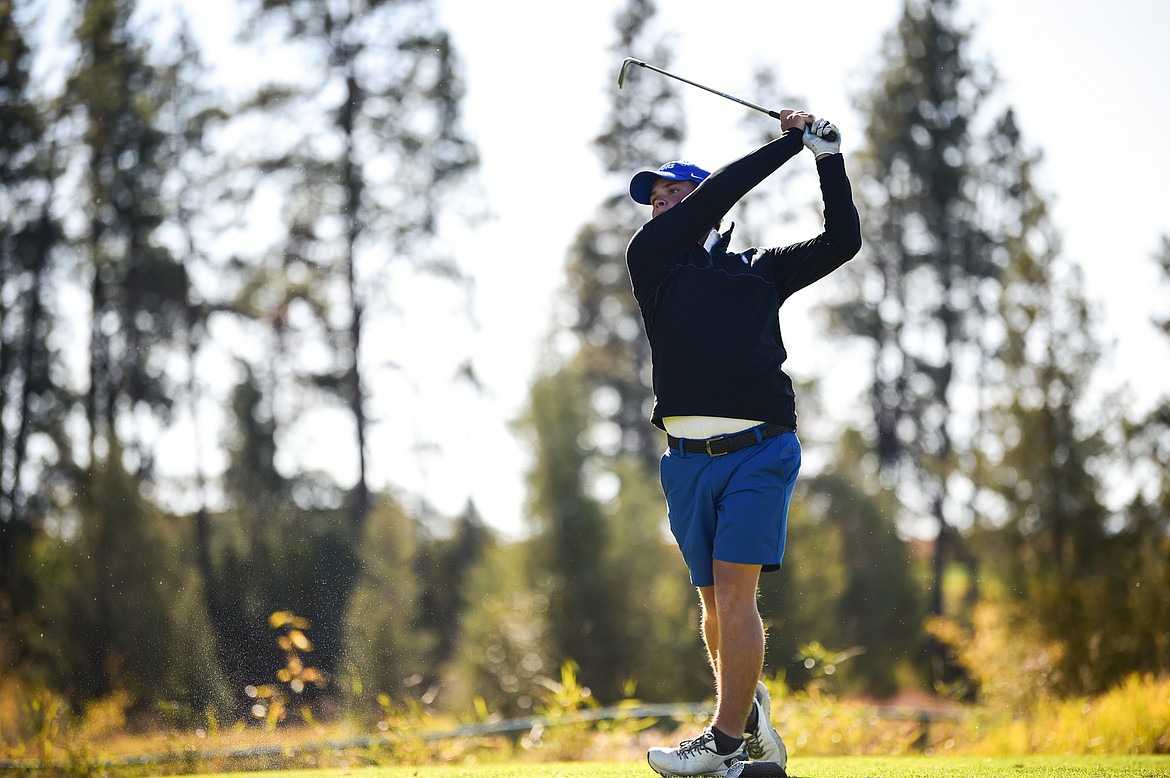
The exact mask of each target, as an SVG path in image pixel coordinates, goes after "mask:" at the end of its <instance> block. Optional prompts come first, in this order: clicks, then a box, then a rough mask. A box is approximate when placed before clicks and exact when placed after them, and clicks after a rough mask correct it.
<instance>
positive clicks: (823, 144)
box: [804, 119, 841, 157]
mask: <svg viewBox="0 0 1170 778" xmlns="http://www.w3.org/2000/svg"><path fill="white" fill-rule="evenodd" d="M826 135H829V136H831V137H832V138H833V139H832V140H827V139H826V138H825V136H826ZM804 145H805V148H807V149H808V150H809V151H811V152H812V153H813V156H816V157H819V156H820V155H822V154H840V153H841V131H840V130H838V129H837V125H835V124H833V123H832V122H830V121H829V120H828V119H817V120H816V121H815V122H813V123H812V124H810V125H808V126H806V127H805V128H804Z"/></svg>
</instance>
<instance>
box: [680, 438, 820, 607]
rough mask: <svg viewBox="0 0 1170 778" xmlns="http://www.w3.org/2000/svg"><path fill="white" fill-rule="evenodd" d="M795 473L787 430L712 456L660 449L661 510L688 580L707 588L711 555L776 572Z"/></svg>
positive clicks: (794, 448)
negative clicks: (677, 548)
mask: <svg viewBox="0 0 1170 778" xmlns="http://www.w3.org/2000/svg"><path fill="white" fill-rule="evenodd" d="M799 472H800V440H799V439H798V438H797V437H796V433H795V432H786V433H784V434H782V435H777V436H776V437H774V438H768V439H767V440H764V441H761V442H760V443H757V444H756V445H754V446H748V447H747V448H744V449H740V450H739V451H733V452H731V453H730V454H724V455H722V456H715V457H713V456H710V455H708V454H706V453H689V452H682V451H679V450H677V449H673V448H668V449H667V450H666V453H664V454H663V455H662V460H661V462H660V463H659V475H660V478H661V480H662V491H663V493H664V494H665V495H666V512H667V516H668V518H669V519H670V531H671V532H672V533H673V534H674V539H675V540H676V541H677V542H678V547H679V550H680V551H682V555H683V559H684V560H685V561H686V563H687V568H688V569H689V570H690V574H691V583H692V584H693V585H695V586H712V585H714V583H715V579H714V576H713V574H712V571H711V561H712V560H713V559H720V560H723V561H725V562H740V563H743V564H754V565H761V566H762V568H763V570H765V571H768V570H778V569H780V565H781V563H782V562H783V560H784V542H785V538H786V536H787V534H788V507H789V505H791V504H792V490H793V488H794V487H795V486H796V476H797V473H799Z"/></svg>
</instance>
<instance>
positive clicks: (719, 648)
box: [699, 559, 764, 737]
mask: <svg viewBox="0 0 1170 778" xmlns="http://www.w3.org/2000/svg"><path fill="white" fill-rule="evenodd" d="M714 572H715V585H714V586H710V587H701V588H700V589H699V596H700V597H701V599H702V603H703V639H704V641H705V642H706V644H707V654H708V657H709V659H710V661H711V669H712V671H713V673H714V675H715V693H716V707H715V719H714V720H713V721H712V722H711V725H712V726H714V727H715V728H717V729H718V730H720V731H721V732H724V733H726V734H728V735H732V736H733V737H739V736H740V735H741V734H742V733H743V731H744V726H745V724H746V722H747V717H748V713H749V712H750V711H751V707H752V701H753V699H754V696H755V691H756V682H757V681H758V680H759V678H760V671H761V670H763V667H764V625H763V622H762V621H761V620H760V611H759V609H758V607H757V606H756V590H757V586H758V584H759V579H760V566H759V565H744V564H739V563H736V562H724V561H722V560H719V559H716V560H714Z"/></svg>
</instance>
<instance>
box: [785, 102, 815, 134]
mask: <svg viewBox="0 0 1170 778" xmlns="http://www.w3.org/2000/svg"><path fill="white" fill-rule="evenodd" d="M816 118H817V117H815V116H813V115H812V114H810V113H808V112H807V111H794V110H793V109H791V108H781V109H780V129H781V130H783V131H785V132H787V131H788V130H791V129H793V128H796V129H798V130H803V129H805V128H806V127H808V125H810V124H812V122H813V120H814V119H816Z"/></svg>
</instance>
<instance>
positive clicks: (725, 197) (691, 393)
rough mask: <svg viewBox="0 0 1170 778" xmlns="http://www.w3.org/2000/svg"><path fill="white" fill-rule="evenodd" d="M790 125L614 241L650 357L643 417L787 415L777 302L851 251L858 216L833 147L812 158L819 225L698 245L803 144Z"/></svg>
mask: <svg viewBox="0 0 1170 778" xmlns="http://www.w3.org/2000/svg"><path fill="white" fill-rule="evenodd" d="M801 136H802V133H801V131H800V130H796V129H790V130H788V131H786V132H785V133H784V135H783V136H781V137H780V138H777V139H776V140H774V141H772V142H770V143H768V144H766V145H764V146H762V147H760V148H758V149H756V150H755V151H753V152H751V153H749V154H747V155H746V156H744V157H741V158H740V159H738V160H736V161H735V162H732V163H730V164H729V165H727V166H725V167H723V168H721V169H720V170H717V171H716V172H714V173H712V174H711V175H710V176H709V177H708V178H707V180H706V181H704V182H703V183H702V184H700V185H699V187H698V188H697V189H695V191H694V192H692V193H691V194H690V195H689V196H688V197H686V199H684V200H683V201H682V202H680V203H678V204H677V205H675V206H674V207H673V208H671V209H670V210H669V211H667V212H666V213H664V214H662V215H661V216H659V217H658V218H656V219H652V220H651V221H649V222H647V223H646V224H644V225H643V226H642V227H641V228H639V230H638V231H637V232H636V233H634V237H633V238H631V239H630V243H629V246H628V247H627V248H626V267H627V268H628V269H629V272H630V280H631V282H632V284H633V287H634V297H635V298H636V299H637V301H638V307H639V309H640V310H641V312H642V321H643V323H644V324H645V327H646V335H647V337H648V338H649V340H650V350H651V355H652V360H653V367H654V378H653V381H654V397H655V401H654V411H653V415H652V419H651V420H652V421H653V423H654V424H655V425H656V426H658V427H662V426H663V424H662V419H663V418H664V417H669V416H723V417H729V418H737V419H756V420H759V421H763V422H769V423H777V424H787V425H790V426H793V427H795V426H796V402H795V394H794V392H793V390H792V380H791V379H790V378H789V377H788V376H787V375H786V374H785V373H784V371H783V370H782V369H781V365H783V363H784V360H785V359H787V357H788V354H787V352H786V351H785V349H784V341H783V339H782V338H781V336H780V319H779V312H780V306H781V305H783V304H784V301H785V300H787V299H788V297H789V296H790V295H791V294H792V293H793V292H795V291H797V290H799V289H803V288H804V287H806V286H808V285H809V284H811V283H813V282H814V281H816V280H818V279H820V278H824V277H825V276H826V275H828V274H829V273H831V272H832V271H834V270H836V269H837V268H839V267H840V266H841V265H843V264H845V263H846V262H847V261H849V259H851V258H852V257H853V256H855V255H856V254H857V252H858V251H860V250H861V225H860V223H859V220H858V217H857V209H856V208H855V207H854V205H853V193H852V189H851V187H850V185H849V179H848V178H847V177H846V175H845V162H844V159H843V158H842V156H841V155H840V154H833V155H830V156H827V157H824V158H822V159H819V160H817V163H816V166H817V172H818V174H819V175H820V181H821V195H822V197H823V198H824V204H825V212H824V216H825V230H824V232H822V233H821V234H820V235H818V236H817V237H815V238H813V239H812V240H808V241H804V242H802V243H794V244H793V245H791V246H786V247H784V248H770V249H756V248H752V249H748V250H747V251H745V252H743V253H740V254H732V253H729V252H728V251H727V243H728V239H729V236H730V233H728V235H724V236H723V238H722V240H720V241H719V242H718V243H717V244H716V245H715V246H714V247H712V249H711V252H710V253H708V252H707V250H706V249H704V248H703V246H702V245H701V243H702V241H703V240H704V238H705V237H706V236H707V235H708V234H709V233H710V231H711V228H712V227H714V226H715V225H716V224H718V223H719V221H720V220H721V219H722V218H723V217H724V216H725V215H726V214H727V212H728V211H729V210H731V207H732V206H733V205H735V203H736V202H737V201H738V200H739V199H740V198H742V197H743V196H744V195H745V194H747V193H748V192H749V191H750V190H751V189H752V188H753V187H755V186H756V185H757V184H759V183H760V182H761V181H763V180H764V179H765V178H766V177H768V176H769V175H770V174H772V173H773V172H775V171H776V170H777V169H779V167H780V166H781V165H783V164H784V163H785V162H787V161H788V160H789V159H791V158H792V157H793V156H795V155H796V154H798V153H799V152H800V151H801V149H802V148H803V143H802V141H801Z"/></svg>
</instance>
